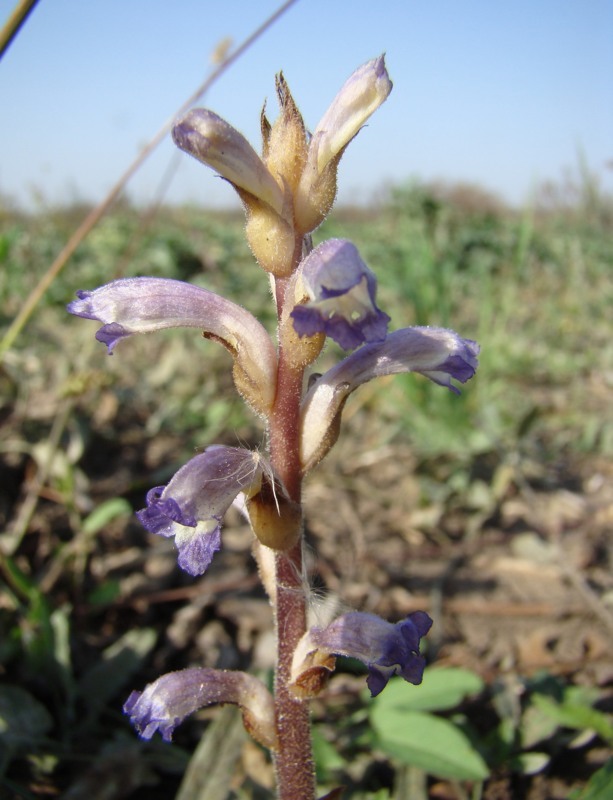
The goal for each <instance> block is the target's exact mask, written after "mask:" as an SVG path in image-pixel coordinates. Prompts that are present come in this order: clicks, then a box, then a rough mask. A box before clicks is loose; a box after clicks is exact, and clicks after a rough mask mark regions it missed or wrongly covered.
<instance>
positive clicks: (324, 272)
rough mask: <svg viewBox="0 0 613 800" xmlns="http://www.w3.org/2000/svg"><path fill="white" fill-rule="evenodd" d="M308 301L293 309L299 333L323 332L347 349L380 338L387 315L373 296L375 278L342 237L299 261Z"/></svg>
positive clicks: (302, 334) (296, 328)
mask: <svg viewBox="0 0 613 800" xmlns="http://www.w3.org/2000/svg"><path fill="white" fill-rule="evenodd" d="M297 279H298V285H299V286H300V287H301V289H302V290H303V292H304V294H305V295H306V296H307V298H308V299H307V301H306V302H305V303H302V304H300V305H297V306H295V308H294V309H293V311H292V312H291V315H290V316H291V317H292V318H293V322H294V328H295V330H296V332H297V333H298V335H299V336H313V335H315V334H316V333H321V332H323V333H325V334H327V335H328V336H330V337H331V338H332V339H334V340H335V341H336V342H338V344H340V346H341V347H342V348H343V349H345V350H353V349H354V348H356V347H358V346H359V345H361V344H363V343H364V342H381V341H383V339H385V336H386V333H387V324H388V322H389V320H390V318H389V317H388V316H387V314H385V313H384V312H383V311H381V310H380V309H379V308H378V307H377V305H376V302H375V295H376V291H377V279H376V278H375V275H374V273H373V272H371V271H370V270H369V269H368V267H367V266H366V264H365V263H364V262H363V261H362V259H361V258H360V254H359V253H358V250H357V248H356V247H355V245H354V244H352V243H351V242H349V241H347V240H346V239H328V240H327V241H325V242H323V243H322V244H320V245H319V246H318V247H316V248H315V250H313V251H312V252H311V253H309V255H308V256H307V257H306V258H305V259H304V261H303V262H302V264H301V265H300V272H299V274H298V276H297Z"/></svg>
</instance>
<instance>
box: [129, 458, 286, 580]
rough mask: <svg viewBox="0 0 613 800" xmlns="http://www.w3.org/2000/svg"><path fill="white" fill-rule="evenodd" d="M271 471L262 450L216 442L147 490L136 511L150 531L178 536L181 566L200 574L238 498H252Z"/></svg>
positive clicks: (211, 557) (215, 549) (209, 560)
mask: <svg viewBox="0 0 613 800" xmlns="http://www.w3.org/2000/svg"><path fill="white" fill-rule="evenodd" d="M265 472H266V473H267V474H268V473H272V469H271V467H270V466H267V465H265V463H264V459H263V458H262V457H261V456H260V455H259V454H254V453H252V452H250V451H249V450H244V449H243V448H240V447H225V446H221V445H218V446H213V447H209V448H207V449H206V450H205V451H204V453H201V454H200V455H198V456H195V457H194V458H192V459H191V460H190V461H188V462H187V464H185V466H183V467H181V469H180V470H179V471H178V472H177V473H176V474H175V475H174V477H173V478H172V479H171V480H170V482H169V483H168V484H167V485H166V486H156V487H155V488H154V489H151V490H150V491H149V492H148V494H147V508H145V509H143V510H142V511H139V512H137V517H138V518H139V520H140V521H141V523H142V524H143V525H144V526H145V528H147V530H148V531H150V532H151V533H157V534H160V536H166V537H170V536H174V537H175V545H176V547H177V550H178V551H179V559H178V560H179V566H180V567H181V569H184V570H185V571H186V572H188V573H189V574H190V575H202V574H203V573H204V572H205V571H206V569H207V568H208V566H209V564H210V563H211V561H212V559H213V556H214V554H215V553H216V552H217V551H218V550H219V548H220V547H221V521H222V519H223V516H224V514H225V513H226V511H227V510H228V509H229V508H230V506H231V505H232V503H233V502H234V500H235V499H236V497H237V496H238V495H239V494H240V493H243V494H244V495H245V496H246V497H247V498H250V497H253V496H254V495H257V494H258V492H260V490H261V488H262V482H263V476H264V474H265Z"/></svg>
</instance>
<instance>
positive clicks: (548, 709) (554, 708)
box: [533, 695, 613, 742]
mask: <svg viewBox="0 0 613 800" xmlns="http://www.w3.org/2000/svg"><path fill="white" fill-rule="evenodd" d="M533 703H534V705H535V706H536V707H537V708H540V709H541V711H543V712H544V713H545V714H547V715H548V716H549V717H551V719H553V720H554V721H555V722H557V723H558V725H560V726H562V727H564V728H574V729H576V730H593V731H595V732H596V733H597V734H598V735H599V736H601V737H602V738H603V739H604V740H605V741H608V742H613V725H611V722H610V720H609V719H608V717H607V715H606V714H603V713H602V712H601V711H597V710H596V709H595V708H589V707H588V706H584V705H574V704H573V703H561V704H558V703H555V702H554V701H553V700H550V699H549V698H548V697H544V696H543V695H535V696H534V698H533Z"/></svg>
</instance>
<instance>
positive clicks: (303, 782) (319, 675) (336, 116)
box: [68, 57, 479, 800]
mask: <svg viewBox="0 0 613 800" xmlns="http://www.w3.org/2000/svg"><path fill="white" fill-rule="evenodd" d="M391 89H392V83H391V81H390V78H389V76H388V73H387V70H386V67H385V63H384V59H383V57H380V58H376V59H373V60H372V61H369V62H367V63H366V64H364V65H363V66H361V67H360V68H359V69H358V70H356V71H355V72H354V73H353V75H351V77H350V78H349V79H348V81H347V82H346V83H345V85H344V86H343V87H342V88H341V90H340V92H339V93H338V94H337V95H336V97H335V99H334V100H333V101H332V104H331V105H330V107H329V108H328V110H327V111H326V113H325V114H324V116H323V118H322V119H321V121H320V122H319V124H318V125H317V127H316V128H315V130H314V131H313V133H312V134H311V133H309V132H308V131H307V129H306V127H305V124H304V122H303V119H302V117H301V115H300V112H299V111H298V108H297V106H296V104H295V102H294V99H293V97H292V95H291V93H290V91H289V89H288V86H287V83H286V81H285V78H284V77H283V75H278V76H277V78H276V90H277V97H278V101H279V106H280V113H279V116H278V118H277V120H276V121H275V122H274V123H273V124H271V123H270V122H269V120H268V118H267V116H266V115H265V113H264V112H262V115H261V130H262V139H263V147H262V155H261V156H259V155H258V154H257V153H256V152H255V150H254V149H253V148H252V147H251V145H250V144H249V143H248V142H247V140H246V139H245V138H244V137H243V136H242V135H241V134H240V133H239V132H238V131H237V130H235V129H234V128H233V127H232V126H231V125H230V124H229V123H227V122H225V121H224V120H223V119H221V118H220V117H218V116H217V115H216V114H215V113H214V112H212V111H208V110H206V109H193V110H191V111H189V112H188V113H187V114H186V115H185V116H184V117H183V118H181V119H179V120H178V121H177V122H176V124H175V126H174V129H173V138H174V141H175V143H176V144H177V145H178V147H180V148H181V149H182V150H184V151H185V152H186V153H188V154H190V155H191V156H193V157H195V158H196V159H198V160H199V161H201V162H202V163H203V164H206V165H207V166H208V167H210V168H212V169H213V170H215V172H217V173H218V174H219V175H220V176H221V177H222V178H224V179H225V180H227V181H228V182H229V183H230V184H231V185H232V186H233V187H234V189H235V190H236V192H237V193H238V195H239V197H240V200H241V201H242V204H243V206H244V209H245V214H246V229H245V230H246V237H247V241H248V243H249V246H250V248H251V250H252V252H253V255H254V257H255V259H256V260H257V262H258V264H259V266H260V267H261V268H262V270H263V271H264V272H267V273H268V275H269V279H270V282H271V284H272V287H273V296H274V302H275V305H276V313H277V320H278V327H277V337H276V339H277V340H276V342H274V341H273V340H272V339H271V337H270V336H269V334H268V333H267V331H266V330H265V328H264V327H263V326H262V325H261V324H260V322H259V321H258V320H257V319H255V318H254V317H253V316H252V315H251V314H250V313H249V312H248V311H246V310H245V309H244V308H242V307H241V306H239V305H237V304H235V303H233V302H232V301H230V300H227V299H225V298H223V297H220V296H218V295H216V294H214V293H213V292H209V291H207V290H205V289H201V288H198V287H196V286H192V285H190V284H187V283H183V282H181V281H175V280H167V279H161V278H147V277H142V278H130V279H125V280H116V281H113V282H112V283H109V284H107V285H105V286H102V287H100V288H98V289H95V290H93V291H79V292H77V299H76V300H74V301H73V302H72V303H70V305H69V306H68V310H69V311H70V312H71V313H72V314H75V315H77V316H81V317H85V318H87V319H93V320H97V321H98V322H99V323H101V327H100V328H99V330H98V331H97V333H96V338H97V339H98V340H99V341H101V342H103V343H104V344H105V345H106V346H107V348H108V351H109V353H111V352H112V351H113V349H114V348H115V346H116V345H117V343H118V342H119V341H120V340H121V339H124V338H126V337H128V336H131V335H133V334H139V333H149V332H153V331H157V330H161V329H163V328H169V327H178V326H186V327H191V328H197V329H200V330H201V331H203V332H204V336H205V337H207V338H210V339H213V340H215V341H217V342H219V343H220V344H221V345H223V346H224V347H225V348H226V349H227V350H228V351H229V352H230V354H231V356H232V358H233V378H234V384H235V387H236V390H237V391H238V392H239V394H240V395H241V396H242V398H243V399H244V400H245V402H246V403H247V404H248V405H249V406H250V407H251V408H252V409H253V411H254V412H255V413H256V414H257V415H258V416H259V417H260V418H261V419H262V420H263V423H264V425H265V427H266V432H267V449H266V452H265V454H260V453H259V452H251V451H249V450H247V449H245V448H241V447H226V446H220V445H214V446H211V447H208V448H207V449H206V450H204V452H203V453H201V454H199V455H197V456H195V458H192V459H191V460H190V461H188V463H187V464H185V465H184V466H183V467H182V468H181V469H180V470H179V471H178V472H177V473H176V475H175V476H174V477H173V478H172V479H171V480H170V482H169V483H168V484H167V485H166V486H157V487H155V488H153V489H151V490H150V491H149V493H148V495H147V504H146V508H144V509H143V510H142V511H139V512H138V518H139V520H140V521H141V523H142V524H143V525H144V526H145V528H147V530H149V531H151V532H152V533H156V534H160V535H161V536H166V537H173V538H174V543H175V545H176V549H177V553H178V563H179V566H180V567H181V569H183V570H185V571H186V572H188V573H189V574H190V575H193V576H198V575H202V574H203V573H204V572H205V571H206V570H207V568H208V566H209V564H210V563H211V561H212V559H213V558H214V555H215V553H216V552H217V551H218V550H219V549H220V547H221V546H222V535H221V526H222V520H223V517H224V514H225V512H226V511H227V510H228V508H229V507H230V506H231V505H232V504H238V505H239V506H240V507H241V509H242V510H243V512H244V514H245V515H246V517H247V518H248V519H249V523H250V525H251V528H252V529H253V533H254V535H255V553H256V558H257V560H258V563H259V567H260V574H261V576H262V580H263V583H264V586H265V589H266V591H267V593H268V595H269V597H270V602H271V604H272V607H273V611H274V620H275V628H276V631H277V660H276V674H275V685H274V693H271V692H269V690H268V689H267V688H266V687H265V685H264V684H263V683H262V682H261V681H260V680H258V679H257V678H255V677H253V676H251V675H248V674H245V673H243V672H238V671H222V670H215V669H204V668H202V669H185V670H182V671H178V672H172V673H169V674H167V675H163V676H162V677H160V678H158V679H157V680H156V681H154V682H153V683H151V684H149V685H148V686H147V687H145V689H144V690H143V691H134V692H132V694H131V695H130V696H129V698H128V699H127V701H126V703H125V705H124V710H125V712H126V713H127V714H128V715H129V716H130V718H131V720H132V723H133V724H134V726H135V727H136V729H137V730H138V732H139V733H140V735H141V736H142V737H144V738H146V739H149V738H151V737H152V736H153V735H154V733H155V732H156V731H158V732H159V733H160V734H161V735H162V737H163V738H164V739H166V740H170V739H171V737H172V734H173V731H174V730H175V728H176V727H177V726H178V725H179V724H180V723H181V722H182V721H183V720H184V719H185V717H187V716H188V715H189V714H191V713H192V712H194V711H196V710H197V709H199V708H202V707H203V706H207V705H211V704H215V703H234V704H236V705H238V706H239V707H240V708H241V711H242V714H243V719H244V722H245V726H246V728H247V730H248V731H249V733H250V734H251V735H252V736H253V737H254V738H255V739H256V740H257V741H259V742H260V743H261V744H262V745H264V746H265V747H267V748H269V749H270V751H271V753H272V758H273V761H274V764H275V771H276V777H277V791H278V797H279V798H281V800H297V798H300V799H301V800H312V799H313V798H315V778H314V769H313V760H312V755H311V744H310V721H309V700H310V699H311V698H313V697H315V696H316V695H317V694H319V693H320V692H321V691H322V689H323V688H324V687H325V684H326V681H327V678H328V676H329V675H330V673H331V672H332V671H333V670H334V667H335V659H336V656H341V655H342V656H351V657H354V658H357V659H359V660H361V661H362V662H363V663H364V664H365V665H366V667H367V670H368V677H367V684H368V688H369V689H370V691H371V694H372V695H373V696H375V695H377V694H379V693H380V692H381V691H383V689H384V688H385V686H386V684H387V682H388V681H389V679H390V678H391V677H392V676H393V675H400V676H401V677H402V678H404V679H405V680H406V681H409V682H411V683H414V684H418V683H420V682H421V679H422V674H423V669H424V663H425V662H424V658H423V656H422V655H420V652H419V647H420V639H421V637H423V636H425V635H426V634H427V632H428V630H429V629H430V626H431V624H432V621H431V619H430V618H429V617H428V615H427V614H426V613H425V612H423V611H418V612H414V613H412V614H409V616H408V617H407V618H406V619H404V620H401V621H400V622H397V623H395V624H392V623H390V622H386V621H385V620H383V619H380V618H379V617H377V616H375V615H373V614H366V613H361V612H359V611H352V612H349V613H345V614H342V615H340V616H338V617H337V618H336V619H333V620H332V621H330V623H329V624H328V625H327V626H325V625H324V626H317V627H312V628H310V629H308V627H307V610H308V607H309V596H310V592H309V587H308V586H306V585H305V583H304V578H303V568H302V549H303V542H302V538H303V521H302V507H301V486H302V482H303V480H304V478H305V476H306V475H307V474H308V473H309V472H310V470H312V469H313V468H314V467H315V466H316V465H317V464H318V463H319V462H320V461H321V460H322V459H323V458H324V457H325V455H326V454H327V453H328V451H329V450H330V448H331V447H333V445H334V443H335V442H336V440H337V438H338V435H339V430H340V425H341V416H342V412H343V407H344V405H345V401H346V400H347V398H348V396H349V395H350V394H351V393H352V392H353V391H354V390H355V389H357V388H358V387H359V386H361V385H362V384H363V383H366V382H367V381H370V380H372V379H373V378H376V377H378V376H382V375H390V374H393V373H398V372H420V373H422V375H424V376H426V377H427V378H430V380H432V381H435V382H436V383H438V384H440V385H441V386H445V387H447V388H449V389H451V390H452V391H454V392H458V389H457V388H456V386H455V385H454V384H453V382H452V381H453V380H456V381H459V382H461V383H464V382H465V381H467V380H469V379H470V378H471V377H472V376H473V375H474V373H475V370H476V368H477V354H478V351H479V347H478V345H477V344H476V343H475V342H473V341H471V340H470V339H463V338H461V337H460V336H459V335H458V334H456V333H454V332H453V331H450V330H445V329H441V328H428V327H425V328H424V327H419V328H401V329H399V330H396V331H393V332H391V333H388V325H389V323H390V318H389V317H388V316H387V314H385V313H384V312H383V311H382V310H381V309H380V308H379V307H378V306H377V300H376V293H377V281H376V278H375V275H374V273H373V272H371V270H370V269H369V268H368V267H367V266H366V264H365V263H364V262H363V261H362V259H361V257H360V254H359V253H358V251H357V249H356V247H355V246H354V245H353V244H352V243H351V242H349V241H346V240H342V239H331V240H329V241H324V242H323V243H322V244H320V245H318V246H317V247H315V248H314V249H313V247H312V244H311V236H310V234H311V233H312V231H314V230H315V229H316V228H317V227H318V226H319V225H320V223H321V222H322V221H323V220H324V218H325V217H326V215H327V214H328V212H329V211H330V209H331V208H332V205H333V202H334V199H335V196H336V191H337V169H338V164H339V161H340V159H341V157H342V155H343V153H344V151H345V148H346V147H347V146H348V145H349V143H350V142H351V140H352V139H353V138H354V136H356V135H357V133H358V132H359V131H360V129H361V127H362V126H363V125H364V123H365V122H366V121H367V120H368V119H369V117H370V116H371V115H372V114H373V113H374V111H376V109H377V108H378V107H379V106H380V105H381V104H382V103H383V102H384V101H385V100H386V99H387V97H388V95H389V94H390V92H391ZM327 337H330V338H332V339H334V340H335V341H336V342H337V343H338V344H339V345H340V346H341V348H343V349H344V350H346V351H353V352H352V353H351V354H350V355H348V356H347V357H346V358H344V359H343V360H342V361H340V362H339V363H338V364H336V365H335V366H333V367H332V368H331V369H329V370H328V371H327V372H326V373H324V374H323V375H317V374H314V375H312V376H311V381H310V382H308V383H307V381H306V372H307V370H308V369H309V367H310V366H311V365H312V364H313V363H314V362H315V361H316V359H317V357H318V356H319V354H320V353H321V351H322V348H323V347H324V344H325V341H326V338H327ZM307 387H308V388H307Z"/></svg>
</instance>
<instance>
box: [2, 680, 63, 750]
mask: <svg viewBox="0 0 613 800" xmlns="http://www.w3.org/2000/svg"><path fill="white" fill-rule="evenodd" d="M52 726H53V720H52V718H51V715H50V714H49V712H48V711H47V709H46V708H45V706H43V705H42V703H39V701H38V700H36V698H34V697H32V695H31V694H30V693H29V692H26V690H25V689H22V688H21V687H19V686H12V685H9V684H5V685H4V686H0V737H1V738H2V740H3V742H4V744H5V745H7V746H8V747H9V748H11V749H14V748H24V747H25V748H29V747H31V746H33V745H34V744H35V743H36V740H37V739H40V738H41V737H42V736H44V734H46V733H47V732H48V731H49V730H50V729H51V727H52Z"/></svg>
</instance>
